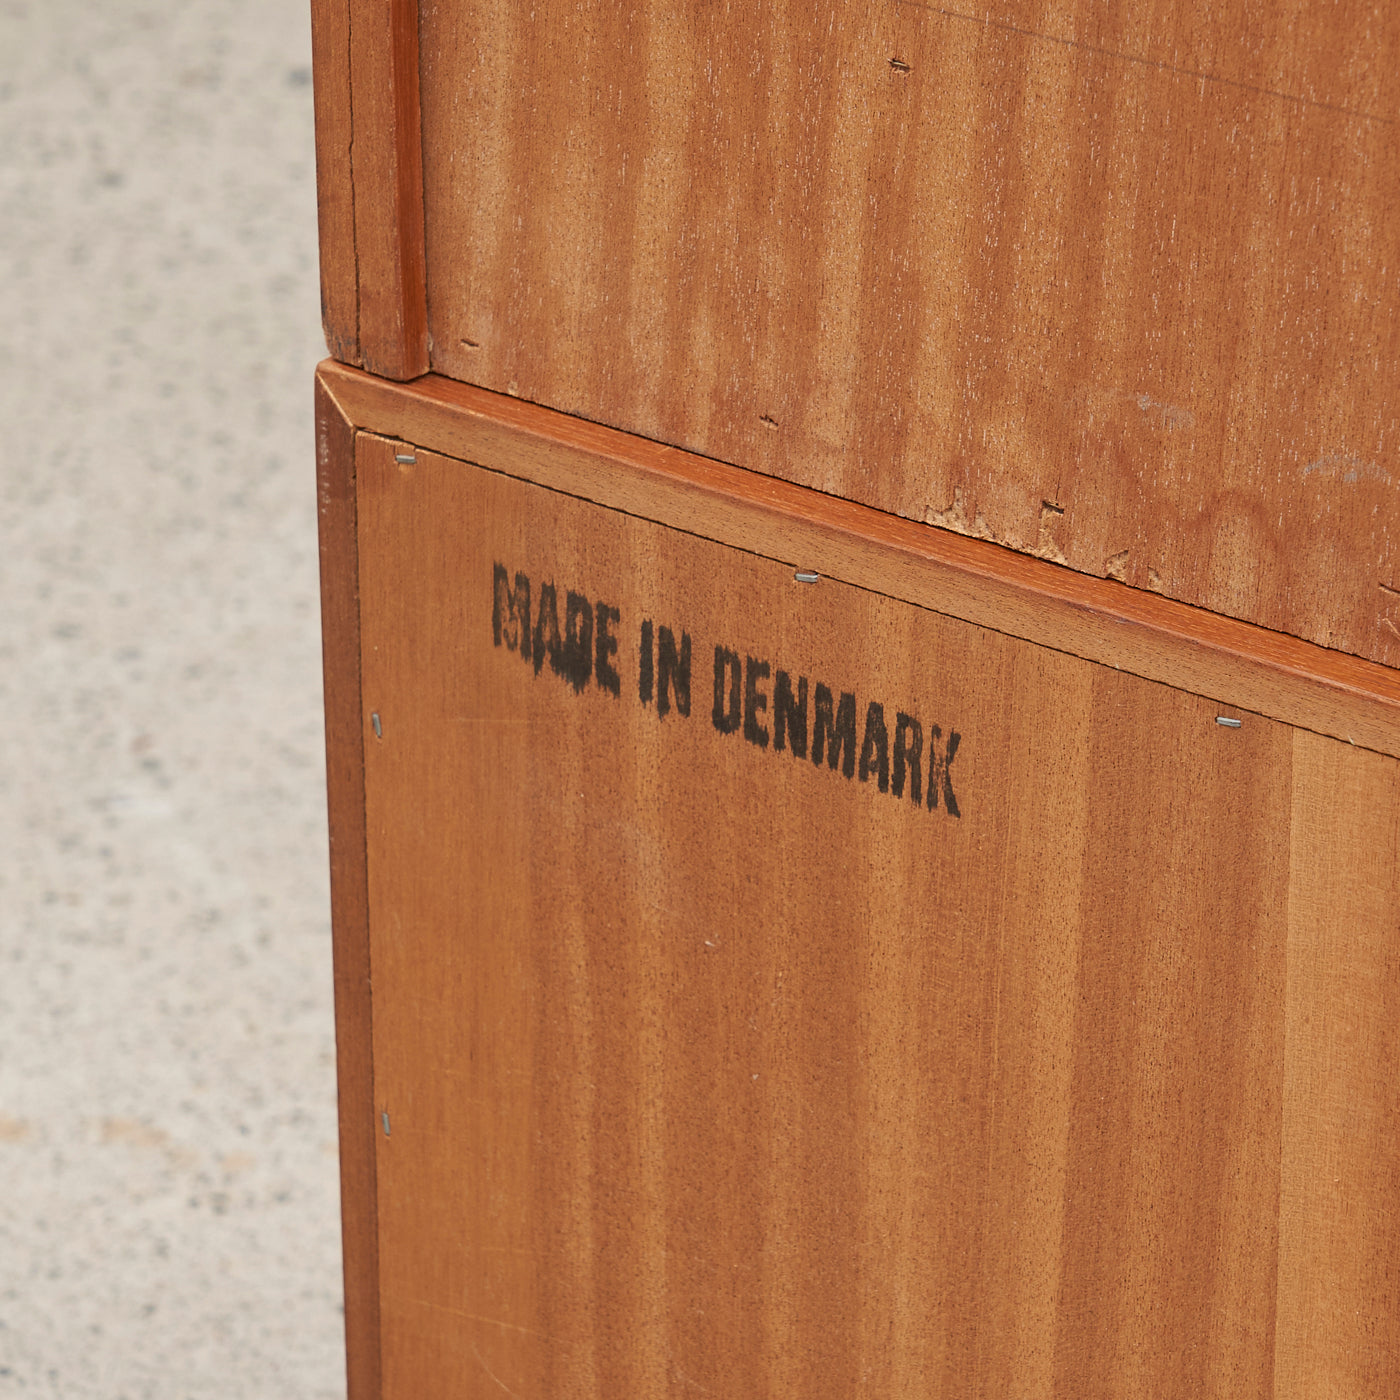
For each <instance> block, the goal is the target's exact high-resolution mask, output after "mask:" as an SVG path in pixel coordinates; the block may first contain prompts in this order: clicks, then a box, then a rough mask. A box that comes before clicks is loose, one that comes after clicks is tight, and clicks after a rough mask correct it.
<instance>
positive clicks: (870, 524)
mask: <svg viewBox="0 0 1400 1400" xmlns="http://www.w3.org/2000/svg"><path fill="white" fill-rule="evenodd" d="M319 373H320V380H321V383H322V384H323V385H324V386H325V388H326V390H327V392H328V393H329V394H330V395H331V396H332V397H333V398H334V399H335V401H336V402H337V403H339V404H340V406H341V408H342V411H343V412H344V413H345V414H346V416H347V418H348V420H349V421H350V422H351V423H353V424H354V425H355V427H356V428H357V429H360V430H363V431H368V432H373V433H377V434H381V435H383V436H386V437H391V438H398V439H400V440H402V441H404V442H408V443H413V444H415V445H416V446H419V447H422V448H424V449H425V450H428V451H433V452H438V453H441V454H443V455H445V456H448V457H456V458H460V459H461V460H463V461H467V462H471V463H473V464H474V465H478V466H482V467H485V468H487V469H489V470H491V471H497V472H502V473H504V474H506V475H508V476H512V477H517V478H519V479H521V480H524V481H530V482H534V483H535V484H537V485H540V486H545V487H548V488H550V489H551V490H556V491H562V492H566V493H567V494H569V495H573V496H578V497H580V498H582V499H584V500H588V501H593V502H595V503H597V504H599V505H603V506H607V507H610V508H612V509H614V510H621V511H625V512H627V513H628V514H631V515H636V516H640V517H642V518H644V519H647V520H652V521H655V522H657V523H658V524H662V525H667V526H670V527H672V528H675V529H680V530H685V531H687V532H688V533H690V534H693V535H698V536H700V537H702V538H705V539H710V540H714V541H715V542H716V543H719V544H725V545H729V546H731V547H733V548H737V549H744V550H747V551H749V552H751V553H754V554H758V555H762V556H764V557H766V558H770V559H775V560H780V561H782V562H784V563H786V564H791V565H792V566H794V567H795V568H801V569H810V570H812V571H814V572H816V573H818V574H820V575H822V576H823V577H826V578H831V579H835V580H838V581H840V582H842V583H849V584H853V585H855V586H857V587H860V588H865V589H868V590H871V591H873V592H876V593H882V594H885V595H887V596H889V597H892V598H897V599H900V600H902V601H904V602H909V603H913V604H916V605H917V606H919V607H925V608H929V609H931V610H932V611H934V612H939V613H943V614H945V615H947V616H949V617H955V618H958V619H960V620H962V621H964V622H970V623H974V624H976V625H977V626H980V627H986V628H990V629H992V630H993V631H997V632H1003V633H1006V634H1008V635H1010V636H1013V637H1018V638H1021V639H1022V640H1024V641H1028V642H1034V643H1035V644H1036V645H1038V646H1044V647H1049V648H1052V649H1053V650H1056V651H1062V652H1066V653H1069V654H1071V655H1074V656H1079V657H1083V658H1084V659H1085V660H1088V661H1094V662H1097V663H1099V664H1100V665H1104V666H1112V667H1113V668H1115V669H1116V670H1121V671H1127V672H1129V673H1131V674H1133V675H1136V676H1141V677H1143V678H1144V679H1146V680H1151V681H1158V682H1160V683H1162V684H1164V685H1170V686H1173V687H1175V688H1176V689H1179V690H1185V691H1190V692H1192V693H1194V694H1198V695H1201V696H1204V697H1207V698H1209V699H1211V700H1214V701H1216V702H1218V703H1219V704H1220V705H1222V706H1223V707H1228V708H1230V709H1234V710H1240V711H1246V712H1250V713H1253V714H1257V715H1261V716H1263V717H1265V718H1268V719H1274V720H1279V721H1281V722H1282V723H1285V724H1290V725H1293V726H1295V727H1297V728H1300V729H1307V730H1311V731H1313V732H1315V733H1318V734H1323V735H1327V736H1330V737H1332V738H1336V739H1340V740H1343V741H1344V742H1347V743H1351V744H1355V745H1356V746H1358V747H1360V748H1366V749H1372V750H1375V751H1376V752H1379V753H1384V754H1388V755H1390V756H1391V757H1400V672H1396V671H1393V670H1391V669H1390V668H1388V667H1385V666H1381V665H1378V664H1377V663H1375V662H1372V661H1365V660H1362V659H1361V658H1359V657H1354V656H1349V655H1347V654H1345V653H1342V652H1336V651H1329V650H1327V649H1326V648H1324V647H1319V646H1316V645H1315V644H1313V643H1311V642H1305V641H1302V640H1300V639H1299V638H1296V637H1291V636H1287V635H1286V634H1283V633H1278V632H1270V631H1268V630H1266V629H1264V628H1262V627H1257V626H1254V625H1252V624H1250V623H1246V622H1240V621H1238V620H1236V619H1233V618H1228V617H1222V616H1220V615H1219V614H1217V613H1211V612H1207V611H1205V610H1204V609H1201V608H1194V607H1191V606H1190V605H1188V604H1185V603H1178V602H1175V601H1173V600H1172V599H1169V598H1163V597H1160V596H1158V595H1157V594H1153V593H1147V592H1144V591H1142V590H1140V589H1135V588H1130V587H1129V586H1127V585H1126V584H1121V583H1117V582H1115V581H1113V580H1111V579H1099V578H1092V577H1089V576H1087V575H1084V574H1079V573H1076V572H1074V571H1073V570H1071V569H1066V568H1060V567H1058V566H1056V565H1054V564H1050V563H1047V562H1045V561H1043V560H1040V559H1035V558H1032V557H1030V556H1028V555H1024V554H1019V553H1017V552H1015V551H1013V550H1010V549H1006V548H1004V547H1003V546H1000V545H995V544H991V543H988V542H987V541H984V540H977V539H970V538H968V537H966V536H963V535H958V534H954V533H952V532H951V531H947V530H940V529H938V528H936V527H934V526H931V525H923V524H920V523H918V522H916V521H911V520H905V519H903V518H901V517H899V516H893V515H887V514H884V513H883V512H881V511H877V510H874V509H871V508H870V507H868V506H862V505H857V504H854V503H853V502H850V501H845V500H841V499H838V498H836V497H832V496H826V495H823V494H822V493H821V492H818V491H813V490H811V489H810V488H808V487H803V486H795V485H793V484H792V483H790V482H786V481H780V480H777V479H775V478H773V477H767V476H763V475H760V474H758V473H755V472H750V471H746V470H743V469H742V468H739V467H733V466H729V465H727V464H725V463H722V462H717V461H713V460H711V459H710V458H706V457H699V456H696V455H695V454H694V453H690V452H685V451H682V450H681V449H679V448H674V447H666V446H663V445H661V444H659V443H654V442H651V441H649V440H647V439H644V438H638V437H633V436H631V435H629V434H627V433H622V432H619V431H617V430H616V429H612V428H605V427H602V426H600V425H598V424H594V423H588V422H585V421H583V420H580V419H577V418H571V417H569V416H567V415H565V414H562V413H558V412H555V411H553V410H551V409H546V408H541V407H539V406H538V405H536V404H530V403H525V402H522V401H520V400H518V399H512V398H509V397H507V396H505V395H502V394H495V393H490V392H488V391H486V390H484V389H477V388H473V387H471V386H469V385H464V384H459V383H457V382H455V381H453V380H449V379H444V378H442V377H441V376H439V375H425V376H424V377H423V378H421V379H419V380H417V381H415V382H414V383H412V384H407V385H392V384H385V383H383V382H381V381H377V380H375V379H373V378H371V377H370V376H368V375H364V374H360V373H357V372H356V371H354V370H348V369H346V368H345V367H344V366H341V365H336V364H334V363H332V362H329V361H327V362H326V363H324V364H323V365H322V366H321V368H320V371H319Z"/></svg>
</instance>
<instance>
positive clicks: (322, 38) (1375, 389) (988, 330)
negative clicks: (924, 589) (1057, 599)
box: [317, 0, 1400, 665]
mask: <svg viewBox="0 0 1400 1400" xmlns="http://www.w3.org/2000/svg"><path fill="white" fill-rule="evenodd" d="M317 43H318V53H317V62H318V73H317V84H318V104H319V105H318V112H319V122H320V130H319V143H320V158H321V197H322V225H323V227H322V242H323V262H324V266H325V281H326V295H325V302H326V315H327V333H328V339H329V341H330V345H331V349H332V351H333V353H335V354H337V355H338V356H340V357H341V358H342V359H345V360H347V361H350V362H352V363H357V364H362V365H364V366H365V367H366V368H369V369H372V370H376V371H377V372H379V373H382V374H387V375H389V376H391V377H397V378H407V377H411V376H413V375H416V374H418V373H421V372H423V371H425V370H428V369H432V370H435V371H437V372H438V373H441V374H445V375H449V376H451V377H453V378H455V379H460V380H464V381H467V382H469V383H472V384H477V385H481V386H483V387H485V388H488V389H494V390H498V391H501V392H504V393H509V394H513V395H517V396H519V397H521V398H525V399H529V400H532V401H534V402H538V403H542V404H546V405H548V406H550V407H552V408H556V409H562V410H564V411H566V412H569V413H573V414H577V415H579V416H581V417H584V418H588V419H591V420H595V421H598V422H603V423H607V424H610V425H612V426H614V427H618V428H622V429H625V430H626V431H629V432H633V433H638V434H641V435H643V436H645V437H648V438H653V439H657V440H659V441H662V442H667V443H674V444H677V445H680V446H683V447H686V448H688V449H690V450H692V451H695V452H699V453H703V454H706V455H708V456H711V457H716V458H719V459H722V460H724V461H726V462H731V463H735V464H737V465H740V466H743V467H747V468H751V469H753V470H756V471H761V472H766V473H768V474H770V475H774V476H779V477H784V478H786V479H788V480H790V481H794V482H798V483H802V484H804V485H808V486H813V487H816V488H818V489H820V490H822V491H826V492H831V493H834V494H837V495H840V496H844V497H847V498H849V499H851V500H856V501H860V502H862V503H865V504H868V505H871V506H875V507H877V508H879V509H881V510H886V511H891V512H894V513H896V514H899V515H901V516H905V517H908V518H910V519H914V520H921V521H927V522H930V523H932V524H934V525H938V526H942V527H944V528H948V529H952V530H957V531H960V532H962V533H964V534H974V535H979V536H981V537H983V538H986V539H992V540H996V541H998V542H1000V543H1002V544H1005V545H1007V546H1009V547H1011V548H1013V549H1017V550H1021V551H1024V552H1027V553H1031V554H1035V555H1038V556H1040V557H1041V558H1045V559H1050V560H1054V561H1056V562H1058V563H1062V564H1065V565H1068V566H1069V567H1071V568H1074V569H1077V570H1079V571H1081V572H1084V573H1088V574H1094V575H1099V576H1107V577H1111V578H1117V579H1120V580H1122V581H1123V582H1125V583H1128V584H1131V585H1134V586H1136V587H1139V588H1145V589H1152V590H1155V591H1158V592H1161V593H1164V594H1167V595H1169V596H1171V597H1173V598H1177V599H1180V600H1183V601H1185V602H1188V603H1193V604H1197V605H1200V606H1202V607H1205V608H1208V609H1211V610H1213V611H1216V612H1220V613H1225V614H1228V615H1231V616H1234V617H1238V618H1243V619H1245V620H1248V621H1251V622H1255V623H1259V624H1262V625H1263V626H1265V627H1269V628H1273V629H1276V630H1279V631H1283V632H1288V633H1292V634H1294V635H1297V636H1300V637H1304V638H1306V639H1308V640H1309V641H1313V642H1317V643H1320V644H1322V645H1324V646H1329V647H1336V648H1340V649H1342V650H1345V651H1348V652H1352V653H1355V654H1358V655H1361V656H1366V657H1369V658H1371V659H1374V660H1379V661H1382V662H1385V663H1387V664H1391V665H1400V453H1397V444H1398V443H1400V422H1397V418H1400V371H1397V365H1398V364H1400V316H1398V315H1397V308H1398V307H1400V295H1398V294H1400V163H1397V159H1396V157H1395V154H1394V150H1395V145H1396V140H1397V134H1400V133H1397V117H1400V101H1397V97H1398V96H1400V6H1394V5H1385V4H1371V3H1358V2H1357V0H1340V2H1338V0H1293V2H1292V3H1286V2H1285V3H1269V4H1267V5H1266V4H1263V3H1242V2H1241V0H1225V3H1216V4H1207V3H1205V0H1196V3H1186V0H1175V3H1172V2H1171V0H1139V2H1138V3H1103V0H1096V2H1095V0H1060V2H1059V3H1053V0H1052V3H1045V4H1031V3H1028V0H1027V3H1019V4H1018V3H1006V2H1005V0H1004V2H1003V3H1000V4H991V5H990V6H979V7H976V12H975V13H974V7H967V8H966V9H963V8H961V7H958V6H942V5H934V4H932V3H927V4H915V3H908V2H907V0H906V3H895V0H866V2H865V3H858V2H857V0H845V2H844V3H843V2H842V0H827V3H823V4H786V5H784V4H769V3H763V4H760V3H758V0H748V3H740V2H739V0H734V3H730V4H727V5H718V4H698V3H696V4H691V5H688V6H670V5H660V4H638V5H619V4H616V3H611V0H610V2H609V3H603V0H570V2H569V3H563V0H559V2H558V3H550V0H534V3H531V4H525V3H507V0H421V4H415V3H413V0H392V3H391V2H390V0H348V2H347V0H317ZM415 78H417V79H419V81H418V83H417V84H416V85H415ZM420 104H421V109H420Z"/></svg>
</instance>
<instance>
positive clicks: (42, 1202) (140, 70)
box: [0, 0, 344, 1400]
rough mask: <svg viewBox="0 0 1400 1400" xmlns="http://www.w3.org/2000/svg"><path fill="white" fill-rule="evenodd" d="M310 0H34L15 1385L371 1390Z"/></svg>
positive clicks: (17, 738)
mask: <svg viewBox="0 0 1400 1400" xmlns="http://www.w3.org/2000/svg"><path fill="white" fill-rule="evenodd" d="M306 8H307V4H306V0H162V3H161V4H159V5H156V4H155V3H145V4H142V3H139V2H138V0H0V296H3V303H0V304H3V316H0V408H2V409H3V412H0V423H3V456H0V1396H11V1395H22V1396H61V1397H64V1400H82V1398H83V1397H93V1398H94V1400H97V1397H101V1400H138V1397H148V1396H149V1397H161V1400H169V1397H174V1400H186V1398H188V1400H217V1398H218V1397H235V1396H237V1397H257V1398H258V1400H275V1397H282V1396H286V1397H293V1396H295V1397H298V1398H299V1400H305V1398H306V1397H321V1396H337V1395H343V1394H344V1364H343V1361H342V1335H341V1329H342V1321H341V1310H340V1305H341V1292H340V1274H339V1270H340V1256H339V1237H338V1222H337V1196H336V1175H335V1172H336V1166H335V1113H334V1077H333V1076H334V1070H333V1061H332V1018H331V995H330V990H331V988H330V945H329V933H328V928H327V889H326V874H325V868H326V860H325V825H324V796H323V786H322V782H323V779H322V754H321V732H322V731H321V711H320V701H321V696H320V675H319V665H320V653H319V637H318V619H317V601H316V547H315V529H316V520H315V504H314V503H315V493H314V484H313V461H314V458H313V452H312V431H311V418H310V404H311V374H312V368H313V365H314V364H315V361H316V360H317V359H318V358H319V357H320V356H321V355H322V354H323V353H324V351H323V349H322V347H321V341H320V328H319V323H318V311H317V293H316V267H315V256H316V254H315V202H314V201H315V196H314V189H313V153H312V132H311V90H310V72H309V61H310V60H309V46H310V40H309V34H308V21H307V17H306V13H305V11H306Z"/></svg>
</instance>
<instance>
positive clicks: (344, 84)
mask: <svg viewBox="0 0 1400 1400" xmlns="http://www.w3.org/2000/svg"><path fill="white" fill-rule="evenodd" d="M312 41H313V49H312V56H313V61H314V64H315V80H316V166H317V200H318V205H319V208H320V229H321V302H322V316H323V320H324V323H325V329H326V344H327V346H328V347H329V349H330V351H331V353H332V354H333V355H334V356H335V357H336V358H337V359H339V360H342V361H345V362H348V363H351V364H356V365H360V366H362V367H363V368H364V369H366V370H369V371H370V372H371V373H374V374H379V375H383V376H384V377H386V378H388V379H395V380H402V379H412V378H413V377H414V376H416V375H419V374H422V373H423V372H424V370H426V369H427V367H428V341H427V335H428V331H427V284H426V273H425V266H424V252H423V237H424V234H423V168H422V131H421V116H420V112H419V103H418V4H417V0H312Z"/></svg>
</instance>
